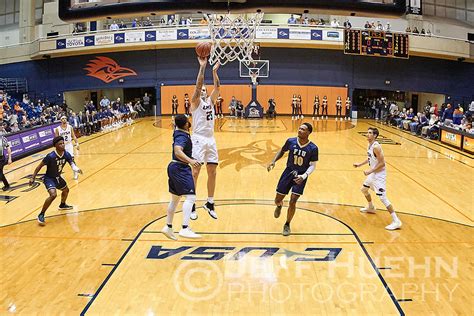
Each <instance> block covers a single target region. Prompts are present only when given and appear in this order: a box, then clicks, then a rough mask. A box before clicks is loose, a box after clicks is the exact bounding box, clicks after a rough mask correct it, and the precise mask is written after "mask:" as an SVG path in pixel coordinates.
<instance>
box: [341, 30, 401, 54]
mask: <svg viewBox="0 0 474 316" xmlns="http://www.w3.org/2000/svg"><path fill="white" fill-rule="evenodd" d="M408 48H409V46H408V35H407V34H402V33H393V32H384V31H374V30H351V29H349V30H345V31H344V53H345V54H353V55H366V56H378V57H395V58H408V57H409V53H408Z"/></svg>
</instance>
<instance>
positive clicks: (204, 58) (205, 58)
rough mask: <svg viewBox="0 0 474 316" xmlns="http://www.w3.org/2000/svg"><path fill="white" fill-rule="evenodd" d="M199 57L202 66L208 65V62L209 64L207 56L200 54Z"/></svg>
mask: <svg viewBox="0 0 474 316" xmlns="http://www.w3.org/2000/svg"><path fill="white" fill-rule="evenodd" d="M197 59H198V61H199V65H201V66H206V64H207V57H199V56H198V58H197Z"/></svg>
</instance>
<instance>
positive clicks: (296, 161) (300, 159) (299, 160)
mask: <svg viewBox="0 0 474 316" xmlns="http://www.w3.org/2000/svg"><path fill="white" fill-rule="evenodd" d="M293 159H294V162H293V164H294V165H297V166H302V165H303V157H301V156H296V155H295V156H293Z"/></svg>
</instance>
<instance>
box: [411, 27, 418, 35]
mask: <svg viewBox="0 0 474 316" xmlns="http://www.w3.org/2000/svg"><path fill="white" fill-rule="evenodd" d="M412 33H413V34H420V31H418V29H417V28H416V26H415V27H414V28H413V31H412Z"/></svg>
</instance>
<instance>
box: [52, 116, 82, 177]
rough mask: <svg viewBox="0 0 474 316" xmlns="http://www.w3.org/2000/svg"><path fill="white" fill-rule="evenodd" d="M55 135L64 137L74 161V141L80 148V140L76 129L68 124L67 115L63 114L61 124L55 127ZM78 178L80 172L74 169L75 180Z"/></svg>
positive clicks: (65, 145) (67, 150) (67, 149)
mask: <svg viewBox="0 0 474 316" xmlns="http://www.w3.org/2000/svg"><path fill="white" fill-rule="evenodd" d="M54 135H55V136H56V137H57V136H61V137H62V138H64V148H65V150H66V152H68V153H69V154H70V155H71V157H72V161H73V162H74V146H73V145H72V141H74V144H76V149H79V141H78V140H77V137H76V134H74V129H73V128H72V126H71V125H69V124H68V122H67V117H66V116H61V125H59V126H58V127H56V128H55V129H54ZM77 178H78V173H77V172H75V171H74V180H77Z"/></svg>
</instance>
